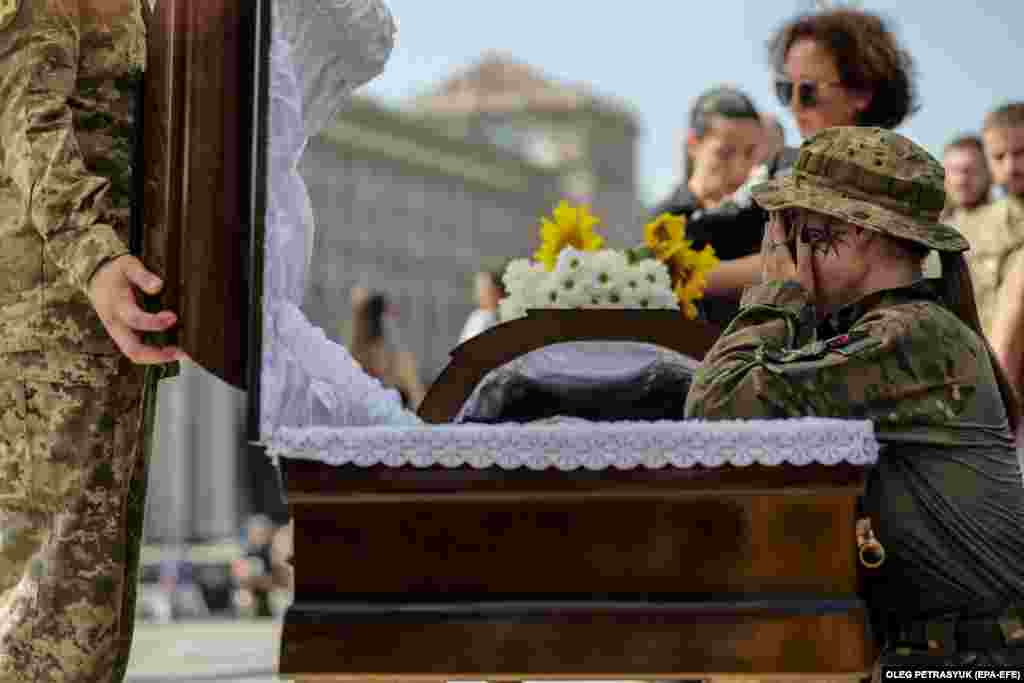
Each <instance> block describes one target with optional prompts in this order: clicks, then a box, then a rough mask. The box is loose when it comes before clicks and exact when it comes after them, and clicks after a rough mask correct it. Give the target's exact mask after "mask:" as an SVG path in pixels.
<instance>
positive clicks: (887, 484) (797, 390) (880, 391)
mask: <svg viewBox="0 0 1024 683" xmlns="http://www.w3.org/2000/svg"><path fill="white" fill-rule="evenodd" d="M942 174H943V171H942V166H941V165H940V164H939V163H938V162H937V161H935V160H934V159H933V158H931V157H930V156H929V155H928V154H927V153H926V152H925V151H924V150H922V149H921V148H920V147H918V146H916V145H914V144H913V143H911V142H910V141H909V140H907V139H906V138H903V137H901V136H899V135H897V134H895V133H892V132H889V131H883V130H880V129H867V128H835V129H830V130H827V131H824V132H822V133H821V134H819V135H817V136H815V137H814V138H812V139H810V140H809V141H807V142H806V143H805V144H804V146H803V148H802V151H801V155H800V158H799V160H798V162H797V164H796V166H795V167H794V173H793V175H792V176H791V177H789V178H786V179H781V180H776V181H772V182H770V183H766V184H764V185H761V186H759V187H758V188H756V189H755V191H754V196H755V199H756V200H757V201H758V202H759V203H760V204H761V205H762V206H764V208H766V209H768V210H769V211H771V210H778V209H782V208H786V207H802V208H805V209H808V210H812V211H816V212H819V213H824V214H828V215H831V216H835V217H837V218H840V219H841V220H844V221H846V222H848V223H853V224H855V225H859V226H862V227H864V228H867V229H870V230H874V231H877V232H882V233H887V234H890V235H894V236H896V237H900V238H903V239H907V240H912V241H914V242H918V243H921V244H924V245H926V246H928V247H931V248H932V249H936V250H938V251H945V252H959V251H963V250H964V249H965V248H966V247H967V244H966V242H965V240H964V238H963V237H962V236H961V235H959V233H957V231H956V230H954V229H952V228H950V227H948V226H945V225H942V224H940V223H938V222H937V219H938V216H939V212H940V211H941V209H942V206H943V200H944V197H943V196H942V195H943V194H944V192H943V189H942V188H943V185H942V183H943V177H942ZM686 413H687V416H688V417H692V418H705V419H734V418H790V417H800V416H818V417H832V418H856V419H868V420H871V421H872V422H873V423H874V425H875V430H876V434H877V436H878V439H879V442H880V444H881V446H882V450H881V453H880V456H879V462H878V464H877V465H876V467H875V468H874V470H873V471H872V473H871V476H870V478H869V482H868V486H867V489H866V492H865V497H864V506H865V511H866V513H867V514H868V515H869V516H870V517H871V519H872V521H873V525H874V531H875V534H876V536H877V537H878V540H879V541H880V542H881V543H882V545H883V546H884V547H885V549H886V551H887V559H886V561H885V563H884V564H883V565H882V567H881V568H880V569H878V570H876V571H875V572H874V575H873V576H872V577H871V579H870V582H869V586H870V589H869V592H868V593H867V595H866V598H867V600H868V603H869V606H870V607H871V609H872V611H873V614H874V616H875V619H876V621H875V623H876V624H880V625H881V627H882V629H883V633H882V634H881V635H883V637H884V638H885V639H886V640H887V642H888V645H889V649H887V650H886V652H885V654H884V655H883V663H886V664H891V663H895V662H896V661H897V660H896V659H894V658H897V657H898V656H901V654H903V653H904V648H907V649H909V650H915V648H918V649H922V650H923V651H924V652H926V653H929V655H928V656H932V657H933V656H934V655H936V654H943V655H944V656H945V657H946V659H945V662H948V663H954V662H961V663H962V662H968V661H973V662H975V663H985V662H987V663H991V664H996V665H1004V666H1019V665H1022V664H1024V629H1020V628H1017V627H1018V626H1019V625H1020V622H1019V620H1018V619H1017V616H1016V613H1015V612H1014V611H1013V609H1012V607H1013V606H1014V605H1017V604H1024V569H1022V566H1021V563H1020V558H1021V557H1024V534H1022V533H1021V529H1024V486H1022V480H1021V471H1020V467H1019V464H1018V461H1017V457H1016V453H1015V450H1014V443H1013V439H1012V437H1011V434H1010V430H1009V425H1008V421H1007V416H1006V411H1005V408H1004V405H1003V402H1002V399H1001V396H1000V393H999V389H998V385H997V383H996V379H995V374H994V370H993V366H992V363H991V361H990V356H989V354H988V351H987V348H986V346H985V344H984V342H983V340H982V339H981V338H980V337H979V335H977V334H976V333H975V332H973V331H972V330H971V329H970V328H969V327H968V326H967V325H965V324H964V323H963V322H961V321H960V319H959V318H957V317H956V315H954V314H953V313H952V312H951V311H950V310H949V309H948V308H946V306H945V305H944V304H943V301H942V299H941V295H940V289H939V288H938V287H937V286H935V283H934V282H932V281H929V280H919V281H917V282H914V283H912V284H908V285H907V286H904V287H901V288H896V289H890V290H884V291H878V292H874V293H872V294H869V295H868V296H866V297H864V298H863V299H861V300H860V301H857V302H855V303H853V304H851V305H848V306H846V307H844V308H841V309H840V310H838V311H836V312H835V313H834V314H833V315H830V316H829V317H827V318H826V319H825V320H824V321H819V320H818V319H817V317H816V315H815V312H814V309H813V306H812V305H811V304H810V303H809V302H808V293H807V292H806V291H805V290H804V289H803V287H802V286H801V285H799V284H798V283H796V282H795V281H777V282H767V283H764V284H761V285H758V286H756V287H753V288H751V289H750V290H748V291H747V292H746V294H745V296H744V298H743V302H742V306H741V309H740V313H739V314H738V316H737V317H736V318H735V319H734V320H733V322H732V323H731V324H730V326H729V327H728V328H727V330H726V331H725V333H724V334H723V335H722V336H721V338H720V339H719V340H718V341H717V343H716V344H715V345H714V347H713V348H712V349H711V351H710V352H709V353H708V354H707V356H706V357H705V359H704V362H703V364H702V366H701V368H700V369H699V371H698V372H697V374H696V377H695V379H694V383H693V386H692V388H691V390H690V393H689V395H688V397H687V405H686ZM851 523H852V520H851ZM1008 607H1009V608H1011V609H1007V608H1008ZM930 646H931V647H930ZM932 661H933V663H934V660H932ZM933 668H938V666H935V667H933Z"/></svg>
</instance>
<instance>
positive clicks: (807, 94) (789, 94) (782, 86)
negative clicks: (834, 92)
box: [775, 77, 842, 109]
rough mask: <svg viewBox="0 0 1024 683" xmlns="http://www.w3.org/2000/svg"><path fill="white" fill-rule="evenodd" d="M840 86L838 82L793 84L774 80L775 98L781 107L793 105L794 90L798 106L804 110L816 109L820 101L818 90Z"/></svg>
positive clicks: (789, 81) (786, 79)
mask: <svg viewBox="0 0 1024 683" xmlns="http://www.w3.org/2000/svg"><path fill="white" fill-rule="evenodd" d="M835 85H842V83H840V82H839V81H831V82H828V83H823V82H819V81H800V82H798V83H794V82H793V81H791V80H789V79H788V78H778V77H776V79H775V96H776V97H778V98H779V102H780V103H781V104H782V106H783V107H789V106H790V105H791V104H792V103H793V91H794V90H796V94H797V97H799V98H800V106H801V107H804V108H806V109H810V108H811V107H816V106H817V105H818V102H819V101H820V100H821V98H820V93H819V90H821V89H822V88H827V87H830V86H835Z"/></svg>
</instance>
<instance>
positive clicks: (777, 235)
mask: <svg viewBox="0 0 1024 683" xmlns="http://www.w3.org/2000/svg"><path fill="white" fill-rule="evenodd" d="M767 232H768V235H769V239H770V240H771V241H772V242H774V243H778V242H785V241H786V227H785V226H784V225H783V222H782V214H781V212H779V211H772V212H771V215H770V217H769V219H768V230H767Z"/></svg>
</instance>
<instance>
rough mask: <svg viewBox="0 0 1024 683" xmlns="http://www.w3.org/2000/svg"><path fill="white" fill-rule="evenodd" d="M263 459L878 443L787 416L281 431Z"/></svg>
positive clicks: (848, 454)
mask: <svg viewBox="0 0 1024 683" xmlns="http://www.w3.org/2000/svg"><path fill="white" fill-rule="evenodd" d="M269 453H270V455H271V456H272V457H281V456H283V457H288V458H297V459H304V460H317V461H320V462H324V463H327V464H330V465H356V466H358V467H372V466H374V465H385V466H387V467H403V466H407V465H412V466H413V467H429V466H433V465H440V466H442V467H461V466H464V465H468V466H470V467H475V468H485V467H500V468H502V469H507V470H511V469H518V468H523V467H525V468H527V469H531V470H544V469H552V468H554V469H559V470H574V469H579V468H583V469H588V470H603V469H611V468H614V469H620V470H628V469H636V468H649V469H658V468H662V467H692V466H694V465H703V466H705V467H720V466H722V465H737V466H745V465H752V464H754V463H758V464H762V465H781V464H783V463H788V464H791V465H809V464H813V463H820V464H823V465H835V464H838V463H850V464H853V465H870V464H873V463H875V462H876V461H877V459H878V442H877V441H876V440H875V436H874V430H873V428H872V424H871V423H870V422H867V421H855V420H831V419H821V418H802V419H795V420H750V421H742V420H737V421H715V422H702V421H692V422H691V421H685V422H669V421H664V422H588V421H586V420H580V419H574V418H556V419H554V420H548V421H545V422H541V423H531V424H527V425H435V426H431V427H412V428H408V427H407V428H401V427H362V428H348V429H304V430H300V431H290V430H288V429H285V430H283V431H282V433H281V435H280V439H279V440H274V441H272V442H271V443H270V444H269Z"/></svg>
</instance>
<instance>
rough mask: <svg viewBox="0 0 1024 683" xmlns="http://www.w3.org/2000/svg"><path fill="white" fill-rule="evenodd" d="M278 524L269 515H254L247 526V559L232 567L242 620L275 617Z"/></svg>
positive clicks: (237, 606)
mask: <svg viewBox="0 0 1024 683" xmlns="http://www.w3.org/2000/svg"><path fill="white" fill-rule="evenodd" d="M275 530H276V529H275V527H274V523H273V522H272V521H271V520H270V518H269V517H267V516H265V515H253V516H252V517H250V518H249V520H248V522H247V523H246V529H245V550H244V555H243V556H242V557H241V558H239V559H237V560H235V561H234V562H233V563H232V565H231V573H232V576H233V577H234V579H235V582H236V584H237V590H236V592H235V608H236V609H237V611H238V613H239V614H240V615H242V616H247V617H269V616H272V614H273V612H272V610H271V604H270V593H271V591H273V590H274V588H276V587H277V584H278V583H279V582H280V577H278V576H275V573H274V567H273V560H272V557H271V543H272V542H273V539H274V532H275Z"/></svg>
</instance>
